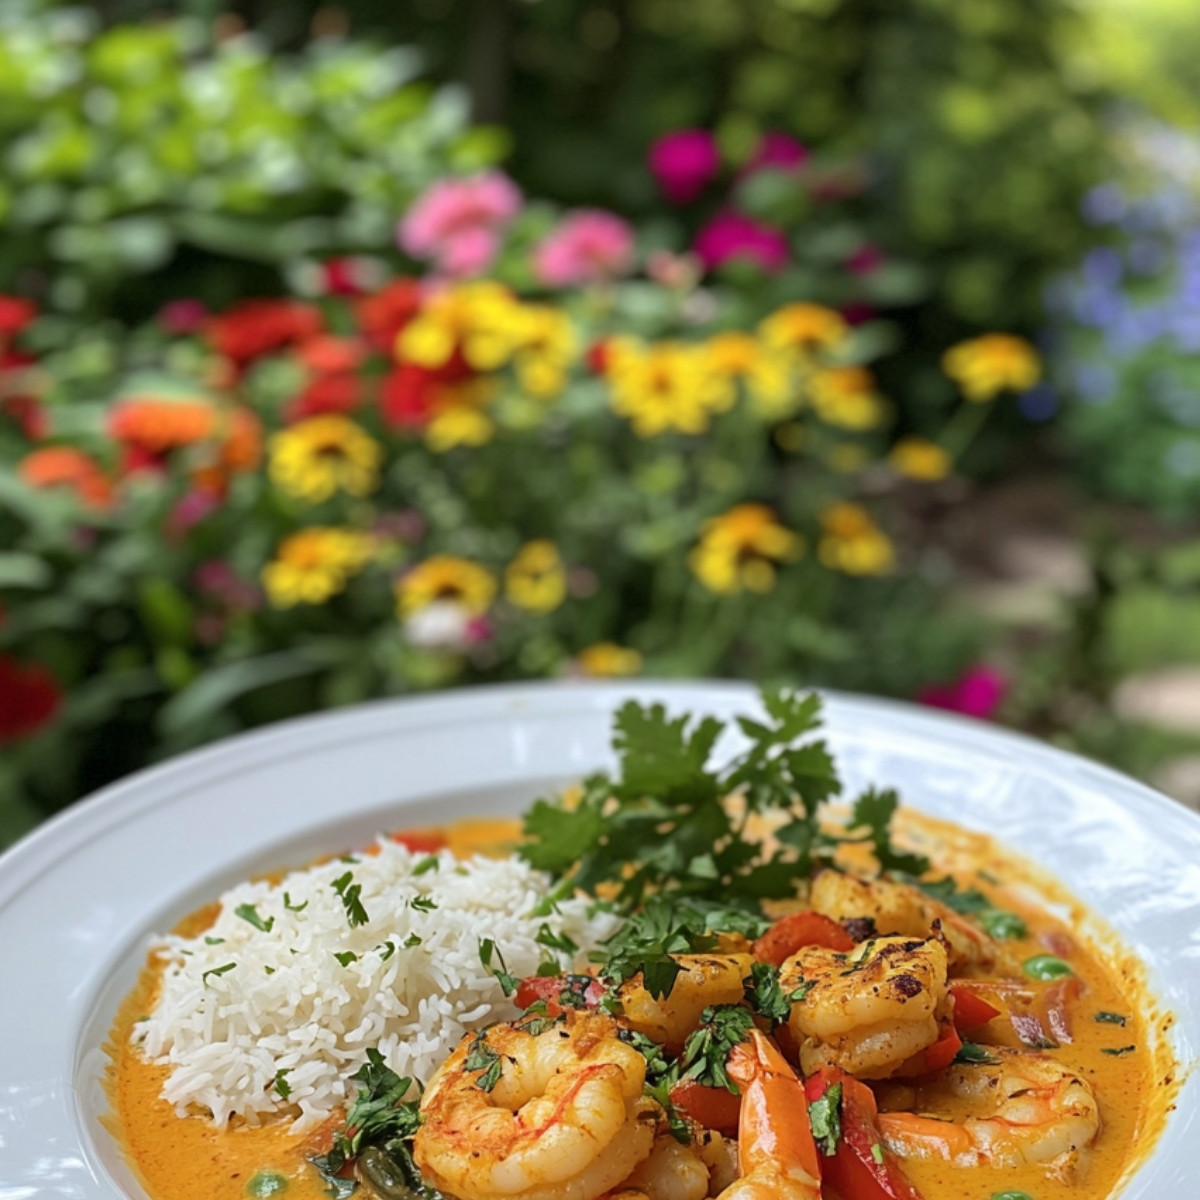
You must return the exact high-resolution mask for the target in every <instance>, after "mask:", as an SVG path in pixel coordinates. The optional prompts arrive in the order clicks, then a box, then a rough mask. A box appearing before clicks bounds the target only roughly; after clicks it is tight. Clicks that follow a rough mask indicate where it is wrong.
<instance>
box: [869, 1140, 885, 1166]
mask: <svg viewBox="0 0 1200 1200" xmlns="http://www.w3.org/2000/svg"><path fill="white" fill-rule="evenodd" d="M871 1157H872V1158H873V1159H874V1160H875V1161H876V1162H877V1163H878V1164H879V1165H880V1166H883V1147H882V1146H881V1145H880V1144H879V1143H878V1142H872V1143H871Z"/></svg>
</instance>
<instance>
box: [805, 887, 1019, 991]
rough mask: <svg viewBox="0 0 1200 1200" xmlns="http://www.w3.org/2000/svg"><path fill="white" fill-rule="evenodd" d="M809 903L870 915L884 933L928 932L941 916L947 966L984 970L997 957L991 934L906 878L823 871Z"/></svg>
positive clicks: (830, 912) (836, 914) (848, 916)
mask: <svg viewBox="0 0 1200 1200" xmlns="http://www.w3.org/2000/svg"><path fill="white" fill-rule="evenodd" d="M810 903H811V905H812V907H813V909H814V910H815V911H816V912H819V913H822V914H823V915H825V916H827V917H832V918H833V919H834V920H836V921H847V920H854V919H861V918H864V917H865V918H869V919H870V920H873V921H874V923H875V931H876V932H877V933H882V934H899V935H901V936H903V937H910V938H915V937H919V938H927V937H932V936H934V932H935V931H934V926H935V924H936V923H938V922H940V928H941V934H942V938H943V940H944V941H945V942H946V950H947V954H948V956H949V965H950V970H951V972H954V971H960V970H962V969H963V968H964V967H980V968H982V969H985V970H986V969H989V968H991V967H992V966H994V965H995V963H996V960H997V959H998V958H999V957H1000V950H999V947H998V946H997V945H996V941H995V939H994V938H992V937H990V936H989V935H988V934H986V933H984V931H983V930H982V929H980V928H979V926H977V925H974V924H972V923H971V922H970V921H968V920H967V919H966V918H965V917H963V916H961V915H960V914H958V913H956V912H955V911H954V910H953V909H952V908H949V907H947V906H946V905H945V904H943V903H942V902H941V901H940V900H935V899H934V898H933V897H932V896H927V895H926V894H925V893H924V892H922V891H921V889H920V888H917V887H913V886H912V885H911V884H908V883H897V882H895V881H894V880H891V879H863V878H862V877H861V876H858V875H848V874H845V873H843V872H842V871H829V870H827V871H821V872H820V873H819V874H818V875H817V877H816V878H815V879H814V880H813V883H812V894H811V897H810Z"/></svg>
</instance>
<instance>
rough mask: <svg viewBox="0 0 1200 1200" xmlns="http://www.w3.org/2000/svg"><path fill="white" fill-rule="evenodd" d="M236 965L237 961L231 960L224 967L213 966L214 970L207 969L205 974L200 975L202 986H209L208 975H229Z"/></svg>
mask: <svg viewBox="0 0 1200 1200" xmlns="http://www.w3.org/2000/svg"><path fill="white" fill-rule="evenodd" d="M236 966H237V963H235V962H231V963H226V964H225V965H224V966H223V967H213V968H212V970H210V971H205V972H204V974H203V975H201V976H200V986H201V987H208V977H209V976H210V975H227V974H228V973H229V972H230V971H232V970H233V968H234V967H236Z"/></svg>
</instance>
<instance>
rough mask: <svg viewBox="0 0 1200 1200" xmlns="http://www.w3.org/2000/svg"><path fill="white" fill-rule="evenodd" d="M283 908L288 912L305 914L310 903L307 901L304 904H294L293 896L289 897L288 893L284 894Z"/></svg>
mask: <svg viewBox="0 0 1200 1200" xmlns="http://www.w3.org/2000/svg"><path fill="white" fill-rule="evenodd" d="M283 907H284V908H286V909H287V910H288V912H303V911H304V910H305V909H306V908H307V907H308V901H307V900H305V902H304V903H303V904H293V903H292V898H291V896H289V895H288V894H287V892H284V893H283Z"/></svg>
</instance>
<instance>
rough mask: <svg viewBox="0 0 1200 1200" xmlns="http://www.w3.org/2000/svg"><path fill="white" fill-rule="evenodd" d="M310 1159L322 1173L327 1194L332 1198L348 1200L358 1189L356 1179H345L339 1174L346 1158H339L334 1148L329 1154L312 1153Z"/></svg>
mask: <svg viewBox="0 0 1200 1200" xmlns="http://www.w3.org/2000/svg"><path fill="white" fill-rule="evenodd" d="M308 1161H309V1162H310V1163H312V1165H313V1166H314V1167H315V1168H316V1171H317V1174H318V1175H320V1177H321V1182H322V1183H324V1184H325V1194H326V1195H327V1196H329V1197H330V1200H348V1198H349V1197H350V1196H353V1195H354V1193H355V1192H357V1191H358V1183H357V1182H356V1181H355V1180H353V1179H343V1178H342V1177H341V1176H340V1175H339V1174H338V1172H339V1171H340V1170H341V1169H342V1167H343V1166H344V1165H345V1162H346V1160H345V1158H339V1157H338V1156H337V1155H336V1154H335V1153H334V1152H333V1151H332V1150H331V1151H330V1152H329V1153H328V1154H311V1155H309V1158H308ZM335 1162H336V1164H337V1165H336V1166H335V1165H334V1163H335Z"/></svg>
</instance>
